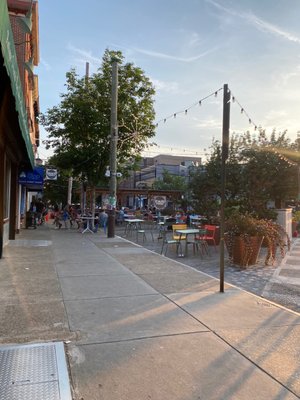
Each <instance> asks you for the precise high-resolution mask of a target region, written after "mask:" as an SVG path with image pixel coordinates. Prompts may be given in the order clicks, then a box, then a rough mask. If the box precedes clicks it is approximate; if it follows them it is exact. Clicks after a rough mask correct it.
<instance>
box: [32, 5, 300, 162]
mask: <svg viewBox="0 0 300 400" xmlns="http://www.w3.org/2000/svg"><path fill="white" fill-rule="evenodd" d="M299 15H300V1H299V0H159V1H158V0H151V1H149V0H114V1H112V0H86V1H82V0H51V1H43V0H39V24H40V25H39V29H40V55H41V60H40V65H39V66H38V67H37V69H36V73H37V74H38V75H39V90H40V107H41V111H42V112H45V111H46V110H47V108H51V107H53V106H54V105H57V104H58V103H59V101H60V99H59V94H60V93H62V92H63V91H64V90H65V89H64V83H65V74H66V72H67V71H69V70H70V68H72V67H75V68H76V70H77V72H78V73H79V74H80V75H84V73H85V63H86V61H88V62H89V63H90V72H91V73H93V72H95V71H96V70H97V68H98V67H99V66H100V63H101V58H102V55H103V52H104V50H105V49H106V48H109V49H112V50H121V51H122V52H123V54H124V56H125V61H127V62H133V63H134V64H135V65H137V66H138V67H141V68H142V69H143V70H144V71H145V74H146V75H147V76H148V77H150V79H151V80H152V82H153V83H154V85H155V87H156V96H155V110H156V121H161V120H163V119H164V118H165V117H168V116H170V115H173V114H174V113H176V112H178V111H184V110H185V109H186V108H188V107H190V106H192V107H191V108H190V109H189V110H188V113H187V114H185V113H184V112H183V113H181V114H178V115H177V117H176V118H175V119H174V118H170V119H167V121H166V123H164V122H160V123H159V125H158V127H157V130H156V137H155V138H154V141H155V142H156V143H157V144H158V145H159V147H157V148H156V149H155V150H154V151H153V153H149V155H150V154H151V155H155V154H156V153H158V152H168V153H171V154H175V153H182V154H193V155H196V153H197V154H199V155H202V154H203V152H204V149H205V148H208V147H209V146H210V144H211V142H212V139H213V138H217V139H220V138H221V130H222V92H219V95H218V96H217V97H215V96H212V97H210V98H209V99H207V100H205V101H203V102H202V105H201V107H200V106H198V105H195V106H193V105H194V104H196V103H197V102H198V100H200V99H202V98H204V97H206V96H207V95H209V94H211V93H214V92H215V91H216V90H218V89H220V88H222V87H223V85H224V83H227V84H228V86H229V88H230V90H231V91H232V94H233V95H234V96H235V98H236V99H237V101H238V103H237V102H235V103H233V104H232V105H231V126H230V128H231V132H245V131H246V130H250V131H251V132H253V133H254V125H257V126H262V127H263V128H265V129H266V130H267V132H271V131H272V129H273V128H276V130H277V131H282V130H285V129H287V130H288V135H289V136H290V137H291V138H292V139H295V138H296V136H297V132H298V131H300V120H299V103H300V90H299V88H300V24H299ZM240 105H241V106H242V107H243V108H244V109H245V111H246V114H248V116H249V117H250V118H251V120H252V121H253V123H251V124H249V118H248V117H247V115H246V114H245V113H243V114H241V107H240ZM41 137H42V139H44V138H45V132H44V130H43V129H42V128H41ZM48 154H49V153H48V152H47V151H46V150H45V149H44V147H43V145H41V147H40V149H39V155H40V157H41V158H45V157H46V156H47V155H48Z"/></svg>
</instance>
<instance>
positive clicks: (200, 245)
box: [194, 229, 210, 256]
mask: <svg viewBox="0 0 300 400" xmlns="http://www.w3.org/2000/svg"><path fill="white" fill-rule="evenodd" d="M206 236H207V231H206V229H202V230H201V229H200V233H199V234H197V235H195V242H194V244H195V247H196V249H197V250H200V252H201V255H202V256H203V255H204V253H206V254H207V255H208V256H209V255H210V253H209V247H208V243H207V241H206V239H205V237H206Z"/></svg>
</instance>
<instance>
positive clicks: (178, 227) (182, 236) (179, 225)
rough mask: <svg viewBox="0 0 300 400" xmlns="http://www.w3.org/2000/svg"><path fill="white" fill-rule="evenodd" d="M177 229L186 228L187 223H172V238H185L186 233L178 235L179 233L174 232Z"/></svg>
mask: <svg viewBox="0 0 300 400" xmlns="http://www.w3.org/2000/svg"><path fill="white" fill-rule="evenodd" d="M179 229H187V224H175V225H172V231H173V239H174V240H186V235H180V234H179V233H177V232H176V231H177V230H179Z"/></svg>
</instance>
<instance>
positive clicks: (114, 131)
mask: <svg viewBox="0 0 300 400" xmlns="http://www.w3.org/2000/svg"><path fill="white" fill-rule="evenodd" d="M117 106H118V62H117V60H115V59H114V60H113V62H112V89H111V119H110V125H111V133H110V161H109V167H110V181H109V214H108V224H107V237H108V238H113V237H115V219H116V203H117V144H118V117H117Z"/></svg>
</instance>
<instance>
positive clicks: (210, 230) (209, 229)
mask: <svg viewBox="0 0 300 400" xmlns="http://www.w3.org/2000/svg"><path fill="white" fill-rule="evenodd" d="M204 229H205V230H206V234H205V235H203V237H202V239H203V240H205V241H206V242H207V243H209V242H212V243H213V245H214V247H215V250H216V251H217V244H216V238H215V237H216V229H217V227H216V225H204Z"/></svg>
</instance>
